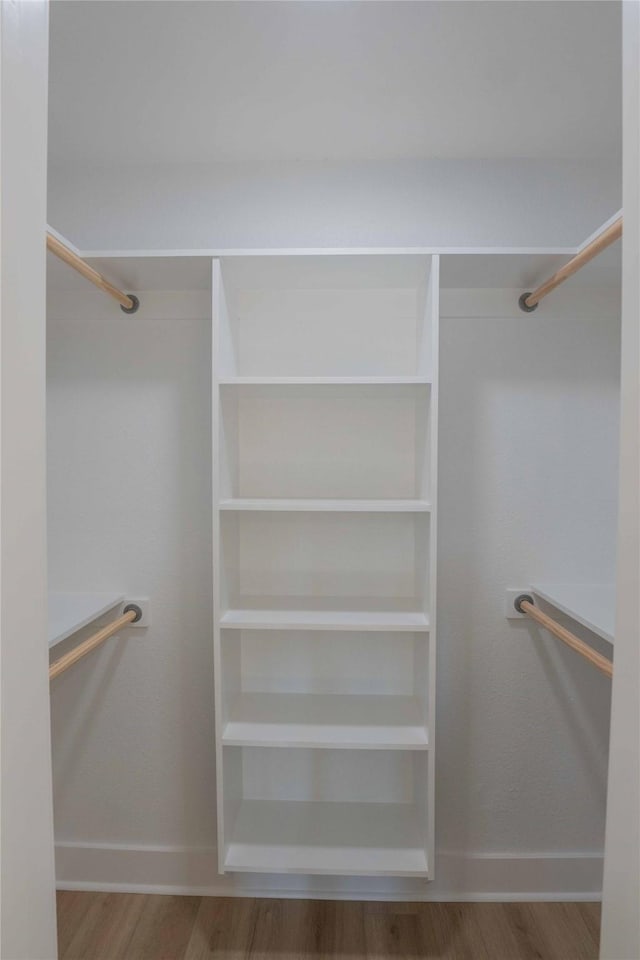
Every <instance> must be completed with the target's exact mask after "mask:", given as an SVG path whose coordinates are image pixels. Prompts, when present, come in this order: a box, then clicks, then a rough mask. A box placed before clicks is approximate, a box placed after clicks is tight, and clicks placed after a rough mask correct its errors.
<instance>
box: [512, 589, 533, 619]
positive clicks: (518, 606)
mask: <svg viewBox="0 0 640 960" xmlns="http://www.w3.org/2000/svg"><path fill="white" fill-rule="evenodd" d="M525 600H526V602H527V603H531V604H533V597H532V596H531V594H530V593H521V594H519V596H517V597H516V598H515V600H514V601H513V605H514V607H515V609H516V610H517V611H518V613H521V614H522V615H523V616H526V611H525V610H523V609H522V604H523V603H524V602H525Z"/></svg>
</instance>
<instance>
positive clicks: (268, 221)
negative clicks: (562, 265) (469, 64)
mask: <svg viewBox="0 0 640 960" xmlns="http://www.w3.org/2000/svg"><path fill="white" fill-rule="evenodd" d="M523 122H526V121H525V120H523ZM620 206H621V203H620V170H619V167H618V165H617V164H615V163H613V164H612V163H610V162H604V161H603V162H597V161H589V162H586V161H554V162H551V161H527V160H505V161H498V160H490V161H462V160H430V161H397V162H387V163H380V162H377V163H374V162H369V163H367V162H359V163H358V162H350V163H346V162H345V163H336V162H334V163H315V164H312V163H298V164H295V163H272V164H270V165H250V164H245V165H243V164H227V165H225V164H201V165H197V164H193V165H186V166H171V165H162V164H157V165H153V166H147V165H138V166H129V167H118V166H117V165H110V166H108V167H102V168H99V167H87V166H77V167H74V166H73V165H67V166H65V167H64V168H60V167H55V166H54V167H52V168H51V169H50V171H49V223H50V224H51V225H52V226H54V227H55V228H56V229H57V230H60V231H61V232H62V233H63V234H65V235H66V236H68V237H69V239H71V240H72V241H73V242H74V243H75V244H76V245H77V246H79V247H81V248H82V249H87V250H88V249H93V250H107V249H116V250H117V249H131V250H135V249H138V250H140V249H162V248H165V249H176V248H177V249H180V248H184V249H194V248H198V247H200V248H204V249H211V248H233V247H291V246H301V247H314V246H328V247H343V246H345V247H346V246H356V247H357V246H364V247H367V246H371V247H375V246H382V247H388V246H394V245H396V246H411V245H415V246H420V245H423V246H430V245H435V246H467V245H469V246H492V245H495V246H525V247H526V246H551V247H558V246H577V245H578V244H579V243H581V242H582V241H583V240H584V238H585V237H587V236H588V235H589V234H591V233H592V232H593V231H594V230H596V229H597V228H598V226H599V225H600V224H601V223H603V222H604V221H605V220H606V219H607V218H608V217H610V216H611V215H612V214H613V213H615V211H616V210H619V209H620Z"/></svg>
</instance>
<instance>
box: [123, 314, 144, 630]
mask: <svg viewBox="0 0 640 960" xmlns="http://www.w3.org/2000/svg"><path fill="white" fill-rule="evenodd" d="M122 309H123V310H124V307H123V308H122ZM122 612H123V614H124V613H135V617H134V618H133V620H132V621H131V623H132V624H134V623H137V622H138V620H142V608H141V607H139V606H138V604H137V603H128V604H127V605H126V607H125V608H124V610H123V611H122Z"/></svg>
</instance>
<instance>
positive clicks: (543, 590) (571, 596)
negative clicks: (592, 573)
mask: <svg viewBox="0 0 640 960" xmlns="http://www.w3.org/2000/svg"><path fill="white" fill-rule="evenodd" d="M531 589H532V591H533V593H534V594H535V595H536V596H538V597H540V598H541V599H542V600H546V602H547V603H550V604H551V605H552V606H554V607H556V609H558V610H560V611H561V612H562V613H565V614H566V615H567V616H568V617H571V619H572V620H575V621H576V622H577V623H580V624H582V626H583V627H586V628H587V630H591V631H592V632H593V633H595V634H597V636H599V637H602V639H603V640H608V641H609V643H613V642H614V629H615V612H616V588H615V584H613V583H608V584H592V583H590V584H584V583H544V584H543V583H541V584H537V585H536V586H533V587H532V588H531Z"/></svg>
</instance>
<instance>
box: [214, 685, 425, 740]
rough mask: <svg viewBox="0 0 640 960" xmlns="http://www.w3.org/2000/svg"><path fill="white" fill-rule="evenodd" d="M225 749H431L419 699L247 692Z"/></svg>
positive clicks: (232, 714) (228, 728) (234, 712)
mask: <svg viewBox="0 0 640 960" xmlns="http://www.w3.org/2000/svg"><path fill="white" fill-rule="evenodd" d="M222 742H223V743H224V744H225V746H262V747H327V748H330V747H334V748H342V749H363V750H375V749H388V750H426V749H427V747H428V743H429V741H428V736H427V730H426V727H425V722H424V719H423V711H422V703H421V701H420V700H419V699H418V697H408V696H404V697H403V696H382V695H370V694H368V695H364V696H362V695H344V694H342V695H335V694H334V695H331V694H307V693H301V694H296V693H293V694H292V693H241V694H238V695H237V696H236V697H235V699H234V700H233V701H232V703H231V706H230V710H229V718H228V720H227V722H226V724H225V726H224V729H223V731H222Z"/></svg>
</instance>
